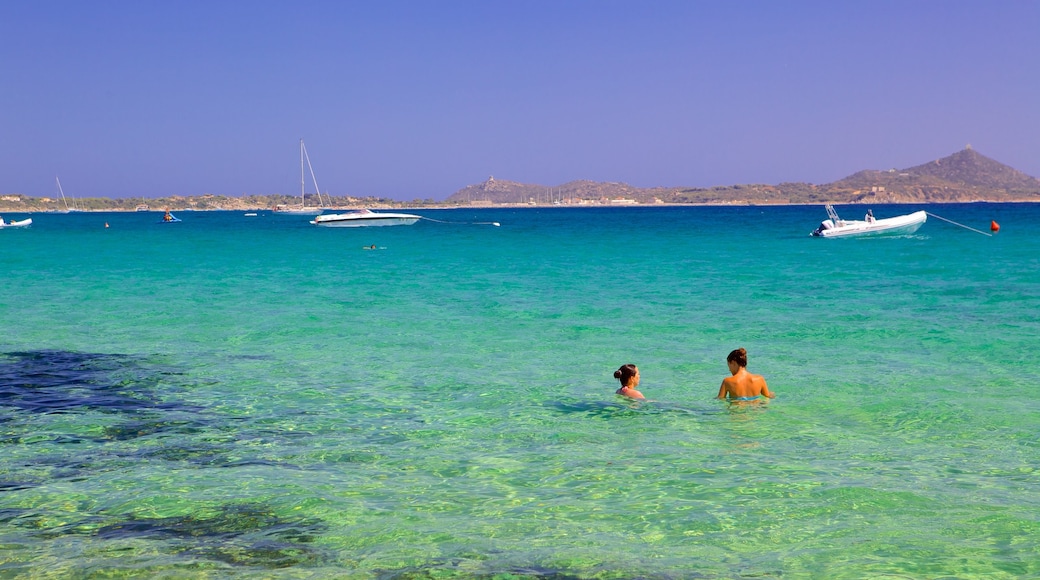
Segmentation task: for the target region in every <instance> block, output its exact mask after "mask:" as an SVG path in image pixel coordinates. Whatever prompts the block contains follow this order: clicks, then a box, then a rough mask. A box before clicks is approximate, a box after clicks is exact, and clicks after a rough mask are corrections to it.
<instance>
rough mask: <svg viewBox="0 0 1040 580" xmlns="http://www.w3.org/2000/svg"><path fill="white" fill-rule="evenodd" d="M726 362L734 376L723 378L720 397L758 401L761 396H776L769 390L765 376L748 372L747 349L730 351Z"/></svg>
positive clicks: (733, 400)
mask: <svg viewBox="0 0 1040 580" xmlns="http://www.w3.org/2000/svg"><path fill="white" fill-rule="evenodd" d="M726 364H728V365H729V372H730V374H732V375H733V376H732V377H726V378H725V379H723V380H722V386H720V387H719V397H718V398H720V399H723V400H728V401H729V402H731V403H735V402H742V401H743V402H748V401H757V400H758V398H759V397H761V396H765V397H769V398H770V399H772V398H774V397H776V393H772V392H770V391H769V387H768V386H767V385H766V379H765V377H763V376H762V375H754V374H751V373H749V372H748V370H747V351H746V350H744V349H742V348H738V349H737V350H735V351H733V352H731V353H729V356H727V357H726Z"/></svg>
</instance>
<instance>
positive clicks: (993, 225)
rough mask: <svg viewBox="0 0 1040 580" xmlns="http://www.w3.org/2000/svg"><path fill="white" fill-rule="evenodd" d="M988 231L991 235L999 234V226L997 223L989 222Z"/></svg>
mask: <svg viewBox="0 0 1040 580" xmlns="http://www.w3.org/2000/svg"><path fill="white" fill-rule="evenodd" d="M989 231H991V232H993V233H997V232H999V231H1000V224H998V223H997V222H995V221H993V220H990V222H989Z"/></svg>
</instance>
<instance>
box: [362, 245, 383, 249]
mask: <svg viewBox="0 0 1040 580" xmlns="http://www.w3.org/2000/svg"><path fill="white" fill-rule="evenodd" d="M361 249H362V250H378V249H381V248H377V247H376V245H375V244H372V245H371V246H361Z"/></svg>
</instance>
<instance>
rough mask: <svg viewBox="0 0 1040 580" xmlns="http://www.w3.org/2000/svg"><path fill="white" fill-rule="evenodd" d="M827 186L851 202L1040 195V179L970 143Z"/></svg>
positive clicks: (1009, 198) (1013, 198) (1011, 198)
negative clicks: (900, 166) (914, 162)
mask: <svg viewBox="0 0 1040 580" xmlns="http://www.w3.org/2000/svg"><path fill="white" fill-rule="evenodd" d="M825 189H826V190H827V191H828V193H830V194H831V195H834V196H837V197H839V198H842V199H844V200H847V201H851V202H857V201H859V202H865V201H871V202H886V201H887V202H943V201H976V200H986V201H1021V200H1038V199H1040V179H1037V178H1035V177H1032V176H1029V175H1026V174H1025V173H1022V172H1021V171H1018V170H1017V169H1014V168H1012V167H1008V166H1007V165H1004V164H1003V163H1000V162H997V161H994V160H992V159H990V158H989V157H986V156H985V155H982V154H980V153H978V152H977V151H975V150H973V149H971V148H970V147H968V148H966V149H963V150H961V151H958V152H956V153H954V154H953V155H950V156H949V157H943V158H942V159H936V160H935V161H930V162H928V163H925V164H922V165H918V166H915V167H911V168H909V169H901V170H896V169H890V170H888V171H860V172H859V173H855V174H853V175H850V176H848V177H846V178H845V179H842V180H840V181H835V182H834V183H830V184H827V185H826V186H825ZM836 201H837V200H836Z"/></svg>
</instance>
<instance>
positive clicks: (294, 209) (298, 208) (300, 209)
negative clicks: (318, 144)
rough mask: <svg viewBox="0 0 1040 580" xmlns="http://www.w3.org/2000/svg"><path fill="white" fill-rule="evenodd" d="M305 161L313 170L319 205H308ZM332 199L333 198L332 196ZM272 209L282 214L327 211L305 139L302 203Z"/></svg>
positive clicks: (301, 159) (301, 179) (303, 147)
mask: <svg viewBox="0 0 1040 580" xmlns="http://www.w3.org/2000/svg"><path fill="white" fill-rule="evenodd" d="M304 161H306V165H307V168H308V169H310V172H311V181H313V182H314V191H316V192H317V194H318V206H317V207H314V206H308V205H307V193H306V188H305V186H306V183H307V180H306V178H305V176H304V175H305V174H304V172H303V169H304ZM330 199H331V198H330ZM271 211H272V212H273V213H276V214H282V215H320V214H321V213H322V212H323V211H325V202H324V201H323V200H322V197H321V190H320V189H318V180H317V179H316V178H315V177H314V167H312V166H311V158H310V155H307V148H306V147H305V146H304V145H303V139H300V205H277V206H275V207H273V208H271Z"/></svg>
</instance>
